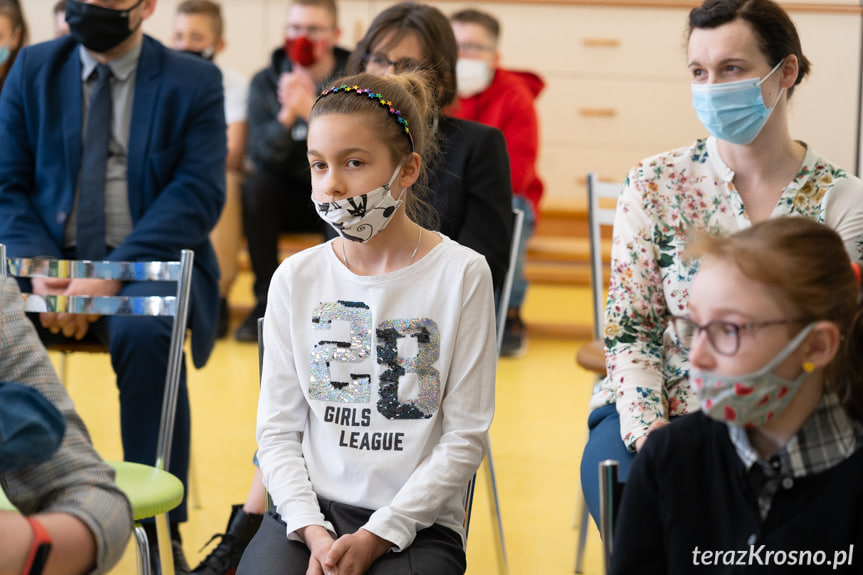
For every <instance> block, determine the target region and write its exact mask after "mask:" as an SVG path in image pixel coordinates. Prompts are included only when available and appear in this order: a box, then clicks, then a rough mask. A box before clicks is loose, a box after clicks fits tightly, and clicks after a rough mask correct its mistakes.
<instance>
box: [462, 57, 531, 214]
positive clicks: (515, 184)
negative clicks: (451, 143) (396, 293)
mask: <svg viewBox="0 0 863 575" xmlns="http://www.w3.org/2000/svg"><path fill="white" fill-rule="evenodd" d="M544 87H545V82H543V80H542V78H540V77H539V76H537V75H536V74H534V73H533V72H516V71H512V70H503V69H501V68H498V69H497V71H496V72H495V74H494V79H493V80H492V82H491V85H489V87H488V88H486V89H485V91H483V92H481V93H479V94H476V95H473V96H471V97H470V98H457V99H456V102H455V103H454V104H453V105H452V106H451V107H450V108H449V109H448V110H447V113H448V114H449V115H451V116H453V117H456V118H463V119H465V120H473V121H474V122H480V123H482V124H486V125H488V126H494V127H495V128H497V129H498V130H500V131H501V132H503V136H504V138H505V139H506V149H507V152H509V164H510V172H511V176H512V192H513V193H514V194H517V195H520V196H525V197H526V198H527V199H529V200H530V202H531V204H532V205H533V210H534V213H535V214H537V215H538V214H539V200H540V198H542V189H543V187H542V180H540V179H539V175H538V174H537V173H536V158H537V154H538V150H539V123H538V121H537V117H536V108H535V107H534V100H536V97H537V96H538V95H539V93H540V92H541V91H542V89H543V88H544Z"/></svg>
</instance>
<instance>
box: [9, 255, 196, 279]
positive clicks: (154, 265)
mask: <svg viewBox="0 0 863 575" xmlns="http://www.w3.org/2000/svg"><path fill="white" fill-rule="evenodd" d="M6 261H7V263H8V265H9V274H10V275H13V276H18V277H50V278H69V279H85V278H86V279H103V280H119V281H177V278H178V277H179V275H180V262H92V261H86V260H85V261H81V260H75V261H73V260H53V259H51V260H49V259H41V258H7V260H6Z"/></svg>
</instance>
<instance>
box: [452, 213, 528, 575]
mask: <svg viewBox="0 0 863 575" xmlns="http://www.w3.org/2000/svg"><path fill="white" fill-rule="evenodd" d="M523 226H524V212H522V211H521V210H513V211H512V240H511V242H510V248H509V265H508V267H507V271H506V276H505V277H504V282H503V288H502V289H501V293H500V301H499V302H498V305H497V310H496V313H495V317H496V320H497V326H496V327H497V350H498V353H500V346H501V344H502V343H503V334H504V329H505V326H506V312H507V309H508V308H509V298H510V295H511V294H512V284H513V281H514V280H515V277H514V276H515V262H516V259H517V258H518V239H519V237H521V230H522V227H523ZM481 468H482V469H483V472H484V474H485V477H486V480H487V482H488V485H487V491H488V495H489V507H490V508H491V514H492V519H493V522H492V529H493V530H494V536H495V551H496V553H497V565H498V573H500V574H501V575H506V574H507V573H509V563H508V561H507V558H506V540H505V539H504V536H503V520H502V519H501V514H500V500H499V499H498V496H497V480H496V479H495V475H494V460H493V459H492V455H491V445H489V449H488V454H487V455H486V457H485V458H484V459H483V461H482V464H481ZM475 489H476V474H474V476H473V477H472V478H471V480H470V482H469V483H468V486H467V489H466V491H465V497H464V502H465V503H464V505H465V516H464V534H465V538H467V535H468V533H469V531H470V518H471V512H472V511H473V494H474V491H475Z"/></svg>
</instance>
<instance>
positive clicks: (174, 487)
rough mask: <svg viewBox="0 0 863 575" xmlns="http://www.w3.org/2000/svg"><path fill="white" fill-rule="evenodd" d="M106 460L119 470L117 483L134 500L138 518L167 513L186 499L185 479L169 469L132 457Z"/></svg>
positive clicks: (130, 499) (135, 517) (134, 512)
mask: <svg viewBox="0 0 863 575" xmlns="http://www.w3.org/2000/svg"><path fill="white" fill-rule="evenodd" d="M106 463H107V464H108V465H110V466H111V467H113V468H114V470H115V471H116V472H117V477H116V481H117V486H118V487H119V488H120V490H121V491H123V493H125V494H126V497H128V498H129V501H130V502H131V503H132V516H133V517H134V519H135V521H137V520H139V519H144V518H146V517H155V516H156V515H160V514H162V513H167V512H168V511H170V510H171V509H173V508H174V507H176V506H177V505H179V504H180V502H181V501H182V500H183V483H182V482H181V481H180V480H179V479H177V477H176V476H174V475H172V474H171V473H168V472H167V471H163V470H161V469H157V468H155V467H150V466H149V465H141V464H140V463H131V462H129V461H107V462H106Z"/></svg>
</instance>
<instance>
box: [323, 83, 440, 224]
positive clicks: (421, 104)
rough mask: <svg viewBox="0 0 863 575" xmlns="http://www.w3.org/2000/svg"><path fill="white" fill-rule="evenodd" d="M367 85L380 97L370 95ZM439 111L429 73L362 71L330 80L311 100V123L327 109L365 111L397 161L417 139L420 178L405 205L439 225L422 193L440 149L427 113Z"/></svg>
mask: <svg viewBox="0 0 863 575" xmlns="http://www.w3.org/2000/svg"><path fill="white" fill-rule="evenodd" d="M354 87H356V89H355V88H354ZM345 88H348V89H347V90H345ZM365 90H368V91H370V92H371V93H372V94H376V95H379V96H380V98H370V97H369V95H368V93H366V92H365ZM381 99H383V100H386V102H387V104H388V106H383V105H381ZM389 108H392V109H394V110H398V111H399V113H400V115H401V118H403V119H404V120H406V121H407V128H408V129H409V130H410V137H408V134H407V132H406V131H405V126H404V125H402V124H401V123H400V122H399V121H398V119H397V117H398V116H396V115H395V114H394V113H392V112H390V110H389ZM436 111H437V106H436V104H435V101H434V99H433V96H432V93H431V87H430V82H429V80H428V78H426V73H424V72H407V73H404V74H399V75H398V76H375V75H374V74H367V73H362V74H357V75H354V76H348V77H346V78H340V79H338V80H334V81H333V82H331V83H330V84H329V87H328V89H327V90H325V91H324V94H323V95H321V96H320V97H319V98H318V99H317V100H316V101H315V104H314V106H312V112H311V114H310V115H309V123H313V122H314V120H315V118H317V117H318V116H325V115H327V114H365V115H366V116H367V117H368V119H369V121H370V122H372V123H373V127H374V132H375V133H376V134H380V135H381V137H382V138H383V139H384V140H385V141H386V143H387V147H388V148H389V150H390V154H391V156H392V159H393V162H394V163H396V164H399V163H401V162H403V161H404V160H405V158H406V157H408V156H410V155H411V144H413V151H414V152H416V153H417V154H419V156H420V158H422V164H421V166H420V177H419V179H418V180H417V182H416V183H415V184H414V185H413V186H411V189H410V190H409V191H408V192H407V193H406V194H405V211H406V212H407V214H408V217H410V218H411V219H412V220H413V221H415V222H417V223H419V224H420V225H423V226H426V227H429V228H431V229H436V228H437V223H438V222H437V212H436V211H435V209H434V208H433V207H431V206H430V205H429V204H428V203H426V202H425V201H423V199H422V196H423V195H424V193H425V192H426V191H427V185H426V181H427V170H428V165H429V164H430V163H431V162H432V161H433V160H434V159H435V158H436V157H437V153H438V147H437V141H436V140H435V138H434V134H433V132H432V128H431V125H430V124H429V122H428V118H430V117H434V116H436V113H437V112H436Z"/></svg>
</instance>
